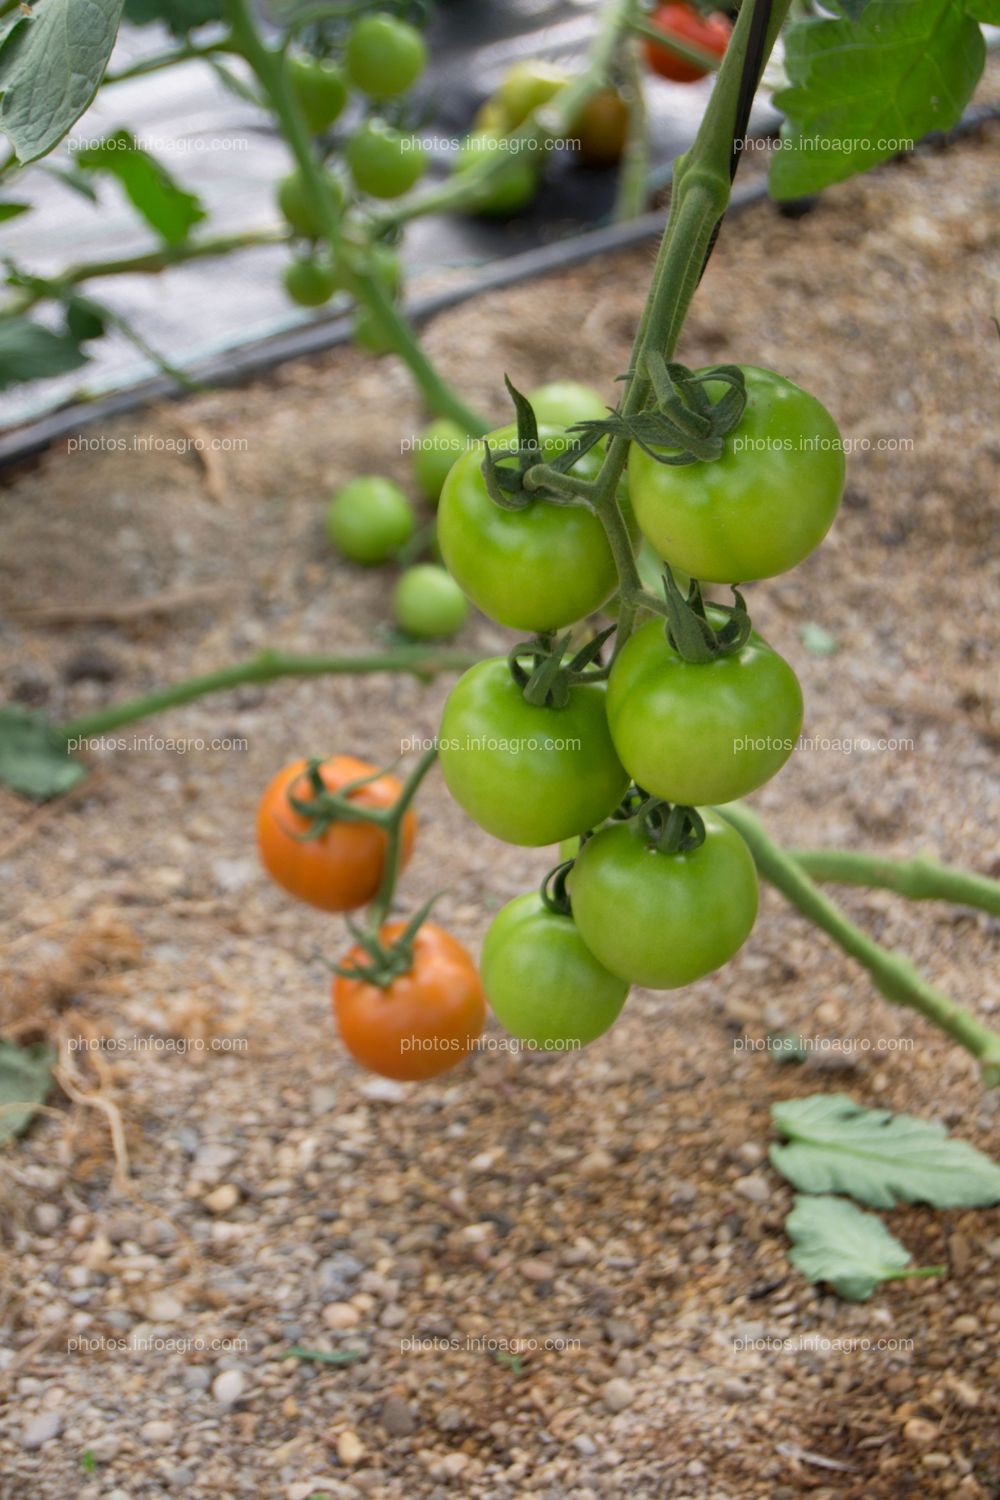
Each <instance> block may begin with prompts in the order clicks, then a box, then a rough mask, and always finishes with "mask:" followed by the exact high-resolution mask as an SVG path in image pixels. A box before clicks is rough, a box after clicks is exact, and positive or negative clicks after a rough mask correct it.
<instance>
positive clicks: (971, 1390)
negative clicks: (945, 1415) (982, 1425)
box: [945, 1375, 982, 1411]
mask: <svg viewBox="0 0 1000 1500" xmlns="http://www.w3.org/2000/svg"><path fill="white" fill-rule="evenodd" d="M945 1387H946V1389H947V1390H948V1391H949V1392H950V1394H951V1395H952V1396H953V1397H954V1398H955V1401H956V1402H957V1403H958V1405H959V1406H960V1407H961V1408H962V1410H963V1411H975V1410H976V1409H977V1408H978V1407H979V1405H980V1404H981V1401H982V1397H981V1396H980V1394H979V1392H978V1391H977V1390H976V1388H975V1386H974V1385H970V1384H969V1382H968V1381H967V1380H961V1379H960V1378H959V1377H958V1376H957V1375H949V1376H948V1377H947V1379H946V1381H945Z"/></svg>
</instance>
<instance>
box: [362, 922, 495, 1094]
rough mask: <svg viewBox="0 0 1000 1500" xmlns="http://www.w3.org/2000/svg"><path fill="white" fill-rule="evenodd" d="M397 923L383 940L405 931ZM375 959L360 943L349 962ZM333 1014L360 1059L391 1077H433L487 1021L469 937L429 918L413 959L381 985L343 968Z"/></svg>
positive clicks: (419, 934) (417, 938) (470, 1043)
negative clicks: (467, 942)
mask: <svg viewBox="0 0 1000 1500" xmlns="http://www.w3.org/2000/svg"><path fill="white" fill-rule="evenodd" d="M405 926H406V924H405V923H404V922H389V923H387V924H386V926H385V927H383V928H382V930H381V932H380V933H379V938H380V940H381V942H382V943H383V944H385V945H386V946H388V945H389V944H390V943H391V942H392V941H393V939H395V938H398V937H399V935H400V933H401V932H402V931H403V930H404V928H405ZM367 961H368V956H367V954H366V953H365V950H364V949H363V948H361V947H357V948H352V949H351V951H350V953H349V954H348V955H347V957H346V958H345V959H344V963H345V964H363V963H365V962H367ZM333 1013H334V1016H335V1017H336V1021H337V1028H338V1030H339V1031H340V1036H341V1040H342V1041H343V1043H344V1046H345V1047H346V1048H347V1050H348V1052H350V1054H351V1056H352V1057H353V1058H354V1059H355V1061H356V1062H359V1063H360V1064H361V1066H362V1067H363V1068H368V1069H369V1070H370V1071H371V1072H372V1073H381V1074H382V1076H383V1078H398V1079H401V1080H411V1079H417V1078H433V1077H434V1076H435V1075H436V1074H438V1073H445V1072H447V1070H448V1069H449V1068H453V1067H455V1065H456V1063H460V1062H461V1061H462V1058H463V1057H464V1056H465V1055H466V1053H467V1052H468V1051H469V1049H470V1048H471V1047H472V1046H473V1044H474V1042H475V1040H476V1038H477V1037H478V1036H479V1034H480V1033H481V1031H482V1029H483V1027H484V1026H485V1024H486V1002H485V1000H484V999H483V988H482V985H481V983H480V981H479V973H478V971H477V969H476V965H475V964H474V963H473V961H472V958H471V956H470V955H469V954H468V953H467V952H466V950H465V949H464V948H463V947H462V945H461V943H460V942H458V941H457V939H456V938H453V937H452V936H451V934H450V933H449V932H445V930H444V929H443V928H442V927H437V926H435V924H434V923H433V922H425V923H424V924H423V926H422V927H420V928H418V930H417V934H416V936H415V937H414V939H413V963H412V964H411V966H410V968H409V969H407V971H406V973H405V974H399V975H397V977H396V978H395V979H393V980H392V982H391V983H390V984H388V985H386V986H385V988H384V989H383V988H381V987H380V986H379V985H377V984H373V983H372V982H371V981H370V980H367V979H362V978H357V979H348V978H345V977H344V975H342V974H338V975H337V978H336V979H335V980H334V982H333Z"/></svg>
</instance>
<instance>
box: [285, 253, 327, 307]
mask: <svg viewBox="0 0 1000 1500" xmlns="http://www.w3.org/2000/svg"><path fill="white" fill-rule="evenodd" d="M282 279H283V281H284V283H285V291H286V292H287V293H288V295H289V297H291V299H292V301H293V302H297V303H298V304H299V306H300V307H322V305H323V303H324V302H329V300H330V298H331V297H332V296H333V294H334V292H335V291H336V289H337V280H336V277H335V276H334V274H333V272H332V271H331V270H330V269H329V267H327V266H324V265H321V264H320V262H319V261H318V260H311V259H305V260H293V261H290V262H289V264H288V265H287V266H286V267H285V270H284V275H283V277H282Z"/></svg>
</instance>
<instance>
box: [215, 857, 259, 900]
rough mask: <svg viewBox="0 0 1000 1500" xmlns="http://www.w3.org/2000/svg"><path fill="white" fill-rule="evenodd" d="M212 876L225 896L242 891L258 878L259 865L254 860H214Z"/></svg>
mask: <svg viewBox="0 0 1000 1500" xmlns="http://www.w3.org/2000/svg"><path fill="white" fill-rule="evenodd" d="M212 876H213V878H214V880H215V884H216V886H217V888H218V889H219V890H220V891H221V892H222V893H223V895H224V896H231V895H233V894H235V892H236V891H242V890H244V889H245V887H246V886H248V885H249V884H250V882H251V881H252V880H256V878H257V864H256V861H255V860H252V859H222V858H219V859H213V860H212Z"/></svg>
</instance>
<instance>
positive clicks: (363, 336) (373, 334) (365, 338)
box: [351, 307, 395, 354]
mask: <svg viewBox="0 0 1000 1500" xmlns="http://www.w3.org/2000/svg"><path fill="white" fill-rule="evenodd" d="M351 339H352V341H353V343H354V344H356V345H357V347H358V348H359V349H363V350H364V351H365V353H366V354H391V353H392V352H393V349H394V348H395V345H394V344H393V341H392V339H391V338H390V337H389V335H388V333H387V332H386V331H385V329H384V327H383V326H382V324H381V323H380V321H379V319H378V318H377V317H376V316H375V315H374V313H370V312H369V311H368V309H367V307H359V308H358V310H357V311H356V312H355V314H354V323H353V325H352V327H351Z"/></svg>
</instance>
